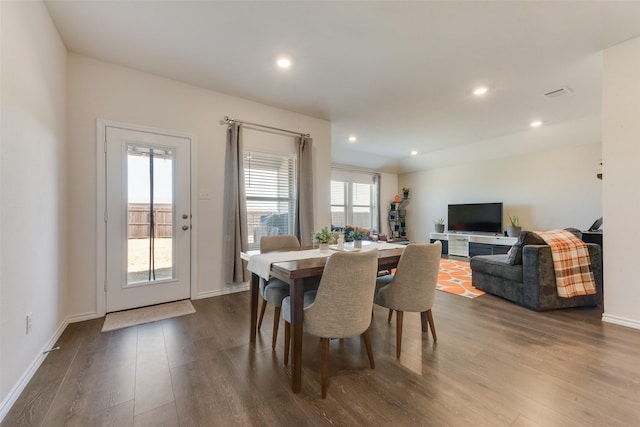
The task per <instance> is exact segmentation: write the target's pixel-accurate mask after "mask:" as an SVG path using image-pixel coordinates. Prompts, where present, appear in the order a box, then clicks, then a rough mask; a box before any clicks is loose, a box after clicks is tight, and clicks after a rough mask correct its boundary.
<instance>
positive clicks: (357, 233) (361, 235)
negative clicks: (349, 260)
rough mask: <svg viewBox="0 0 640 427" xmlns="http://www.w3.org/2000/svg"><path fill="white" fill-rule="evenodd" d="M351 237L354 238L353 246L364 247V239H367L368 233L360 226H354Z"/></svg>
mask: <svg viewBox="0 0 640 427" xmlns="http://www.w3.org/2000/svg"><path fill="white" fill-rule="evenodd" d="M349 237H351V238H352V239H353V247H354V248H356V249H360V248H361V247H362V239H365V238H366V237H367V234H366V233H365V232H364V231H362V230H360V229H358V228H354V229H353V230H352V231H351V233H350V234H349Z"/></svg>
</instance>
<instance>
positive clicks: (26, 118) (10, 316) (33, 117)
mask: <svg viewBox="0 0 640 427" xmlns="http://www.w3.org/2000/svg"><path fill="white" fill-rule="evenodd" d="M0 11H1V14H2V17H1V19H2V25H1V39H2V49H1V50H2V57H1V64H2V80H1V87H2V93H1V103H2V146H1V156H0V159H1V160H0V170H1V178H0V183H1V188H2V189H1V192H0V213H1V216H0V218H1V219H0V235H1V239H0V240H1V242H2V243H1V249H0V250H1V252H0V254H1V257H0V262H1V266H0V325H1V326H0V401H1V402H2V404H1V405H0V419H2V417H3V416H4V415H5V413H6V410H8V408H9V407H10V405H11V404H12V403H13V401H14V400H15V398H17V394H18V393H19V391H20V387H22V386H24V384H20V380H21V379H22V378H23V374H24V373H25V372H26V371H29V370H33V369H35V368H36V367H37V366H38V364H39V363H40V362H41V361H42V356H41V354H42V351H43V350H45V349H47V348H48V345H50V344H51V342H50V340H51V339H52V337H55V336H56V335H57V334H59V333H60V330H59V329H58V328H59V326H60V325H61V324H63V323H64V320H65V318H66V314H67V304H66V298H67V295H68V288H67V278H68V277H67V276H68V275H67V263H68V255H67V254H68V246H67V237H66V235H67V226H66V224H67V223H66V216H67V209H66V207H67V189H66V186H67V176H66V165H67V162H66V155H67V151H66V135H65V121H66V119H65V117H66V111H65V105H66V100H65V98H66V95H65V92H66V87H65V82H66V80H65V73H66V49H65V47H64V46H63V44H62V42H61V40H60V38H59V36H58V33H57V31H56V29H55V28H54V26H53V24H52V22H51V19H50V18H49V14H48V12H47V10H46V8H45V7H44V5H43V4H42V3H40V2H5V1H3V2H0ZM27 313H33V330H32V332H31V333H30V334H28V335H27V334H26V326H25V323H26V315H27Z"/></svg>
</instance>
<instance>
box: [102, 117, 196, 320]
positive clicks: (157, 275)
mask: <svg viewBox="0 0 640 427" xmlns="http://www.w3.org/2000/svg"><path fill="white" fill-rule="evenodd" d="M105 150H106V167H105V169H106V180H105V181H106V200H105V203H106V212H105V222H106V260H105V261H106V281H105V291H106V311H107V312H113V311H118V310H125V309H129V308H134V307H143V306H147V305H152V304H158V303H163V302H168V301H176V300H180V299H185V298H189V297H190V295H191V292H190V290H191V285H190V283H191V271H190V264H191V211H190V206H191V200H190V199H191V197H190V188H191V182H190V181H191V171H190V165H191V140H190V139H189V138H185V137H180V136H171V135H164V134H161V133H154V132H146V131H139V130H132V129H126V128H121V127H117V126H105Z"/></svg>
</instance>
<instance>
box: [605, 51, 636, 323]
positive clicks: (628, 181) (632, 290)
mask: <svg viewBox="0 0 640 427" xmlns="http://www.w3.org/2000/svg"><path fill="white" fill-rule="evenodd" d="M602 154H603V174H604V176H603V186H604V190H603V210H604V219H605V228H606V231H605V233H604V235H603V239H604V245H603V246H604V277H605V281H604V283H605V284H604V287H605V299H604V316H603V320H605V321H609V322H613V323H619V324H622V325H627V326H632V327H635V328H639V329H640V275H638V268H637V262H638V253H639V252H640V251H639V250H638V242H640V228H639V227H638V218H639V217H640V215H638V212H639V211H640V191H638V185H639V184H640V166H639V165H640V38H636V39H633V40H630V41H627V42H625V43H622V44H620V45H617V46H614V47H612V48H609V49H607V50H606V51H605V54H604V74H603V139H602Z"/></svg>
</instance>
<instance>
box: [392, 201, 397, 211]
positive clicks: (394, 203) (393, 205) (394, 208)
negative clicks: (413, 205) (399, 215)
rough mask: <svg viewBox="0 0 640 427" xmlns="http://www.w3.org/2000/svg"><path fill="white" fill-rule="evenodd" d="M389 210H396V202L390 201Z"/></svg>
mask: <svg viewBox="0 0 640 427" xmlns="http://www.w3.org/2000/svg"><path fill="white" fill-rule="evenodd" d="M391 210H392V211H395V210H396V202H391Z"/></svg>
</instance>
